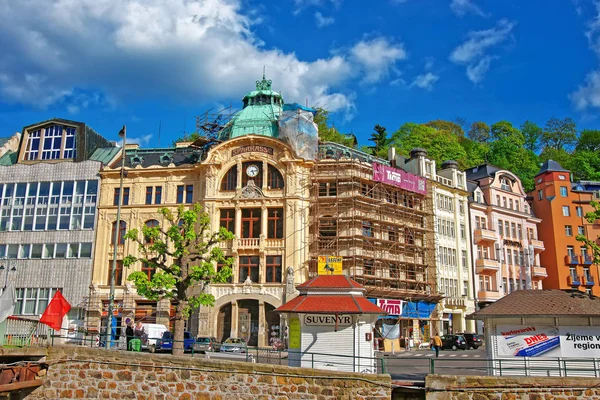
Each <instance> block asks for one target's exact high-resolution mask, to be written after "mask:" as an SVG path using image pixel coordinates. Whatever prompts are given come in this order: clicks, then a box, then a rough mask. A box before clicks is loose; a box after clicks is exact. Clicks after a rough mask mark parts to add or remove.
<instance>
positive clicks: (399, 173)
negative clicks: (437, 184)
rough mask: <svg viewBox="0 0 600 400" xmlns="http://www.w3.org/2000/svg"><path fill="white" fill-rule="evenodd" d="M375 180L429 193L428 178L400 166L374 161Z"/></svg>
mask: <svg viewBox="0 0 600 400" xmlns="http://www.w3.org/2000/svg"><path fill="white" fill-rule="evenodd" d="M373 180H374V181H376V182H383V183H387V184H388V185H394V186H397V187H399V188H402V189H406V190H409V191H411V192H415V193H419V194H427V180H426V179H425V178H424V177H422V176H417V175H413V174H411V173H409V172H406V171H403V170H401V169H398V168H392V167H388V166H387V165H383V164H379V163H375V162H374V163H373Z"/></svg>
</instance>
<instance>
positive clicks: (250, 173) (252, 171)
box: [246, 164, 258, 178]
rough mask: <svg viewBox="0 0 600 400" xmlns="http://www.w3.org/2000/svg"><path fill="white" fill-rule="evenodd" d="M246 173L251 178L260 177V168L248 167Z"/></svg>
mask: <svg viewBox="0 0 600 400" xmlns="http://www.w3.org/2000/svg"><path fill="white" fill-rule="evenodd" d="M246 173H247V174H248V176H249V177H250V178H254V177H255V176H256V175H258V166H256V165H254V164H251V165H248V168H246Z"/></svg>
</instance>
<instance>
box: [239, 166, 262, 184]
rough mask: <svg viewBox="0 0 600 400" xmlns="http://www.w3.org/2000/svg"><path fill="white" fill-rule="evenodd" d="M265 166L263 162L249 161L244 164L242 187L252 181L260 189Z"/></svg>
mask: <svg viewBox="0 0 600 400" xmlns="http://www.w3.org/2000/svg"><path fill="white" fill-rule="evenodd" d="M262 168H263V164H262V161H248V162H245V163H243V164H242V187H245V186H246V185H247V184H248V181H249V180H250V179H252V180H253V181H254V184H255V185H256V186H258V187H259V188H260V187H262V183H263V169H262Z"/></svg>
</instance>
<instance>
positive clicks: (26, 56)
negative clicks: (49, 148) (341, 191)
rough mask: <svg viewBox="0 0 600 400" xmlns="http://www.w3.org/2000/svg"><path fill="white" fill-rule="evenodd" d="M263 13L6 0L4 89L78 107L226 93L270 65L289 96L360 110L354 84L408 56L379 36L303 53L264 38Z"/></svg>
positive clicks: (136, 2) (158, 4)
mask: <svg viewBox="0 0 600 400" xmlns="http://www.w3.org/2000/svg"><path fill="white" fill-rule="evenodd" d="M329 1H330V3H333V4H334V5H335V4H339V2H337V1H334V2H331V0H329ZM297 3H298V4H300V3H310V4H316V3H317V1H316V0H315V1H304V2H300V1H298V2H297ZM256 23H258V17H256V18H255V19H252V18H251V17H248V16H247V15H244V14H243V13H242V0H204V1H192V0H172V1H169V2H164V1H162V0H80V1H55V2H49V1H46V0H30V1H26V2H7V1H0V45H1V47H2V53H3V54H2V57H0V96H2V98H3V101H5V102H16V103H22V104H28V105H36V106H39V107H47V106H49V105H51V104H56V103H61V104H63V103H64V104H65V108H66V107H67V106H68V105H71V110H72V111H76V110H75V108H79V109H80V108H82V107H86V101H85V99H84V100H81V99H79V97H78V96H77V95H78V94H81V93H84V94H85V95H86V96H88V97H90V96H91V97H92V98H93V97H94V96H93V94H94V93H101V94H102V96H103V97H102V99H101V100H102V101H108V100H107V99H110V101H111V102H113V101H114V102H120V101H126V100H129V99H132V98H135V99H137V98H156V97H160V98H170V99H172V100H178V101H179V100H182V101H188V102H192V101H194V102H195V101H197V99H202V100H203V101H205V102H210V101H223V100H224V99H237V98H239V97H240V94H243V93H246V92H247V91H249V90H251V89H252V83H253V82H254V81H255V80H256V79H257V78H260V75H261V74H262V69H263V66H266V70H267V77H268V78H269V79H272V80H273V87H274V89H275V90H280V91H281V92H282V93H283V95H284V98H285V99H286V101H298V102H300V103H304V101H305V99H307V98H308V100H309V103H310V104H321V105H323V106H327V107H328V108H329V110H330V111H343V112H346V113H352V112H353V110H354V98H355V97H354V94H353V93H351V92H348V91H347V90H346V89H345V88H344V87H345V84H346V83H347V82H348V81H349V80H350V79H351V78H359V79H361V80H363V81H365V82H370V83H373V82H377V81H380V80H381V79H384V78H385V77H387V76H388V74H389V71H390V69H391V68H393V66H394V64H395V62H396V61H397V60H401V59H404V58H405V57H406V52H405V51H404V49H403V46H402V44H394V43H391V42H390V41H389V40H388V39H386V38H375V39H372V40H368V41H367V40H362V41H360V42H358V43H357V44H356V45H355V46H354V47H352V48H351V49H350V50H349V51H348V52H347V53H346V52H341V53H338V54H334V55H331V56H329V57H326V58H321V59H317V60H310V61H308V60H302V59H299V58H298V57H297V56H296V55H295V54H294V53H286V52H284V51H281V50H279V49H276V48H266V47H264V46H263V43H262V41H261V39H260V38H259V37H257V36H255V34H254V33H253V30H252V27H253V26H254V25H255V24H256ZM74 96H75V97H74ZM74 99H77V101H74ZM88 104H92V103H88ZM93 104H94V105H96V104H97V103H93Z"/></svg>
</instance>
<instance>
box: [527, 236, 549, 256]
mask: <svg viewBox="0 0 600 400" xmlns="http://www.w3.org/2000/svg"><path fill="white" fill-rule="evenodd" d="M529 243H531V245H532V246H533V251H534V252H535V253H541V252H542V251H544V250H545V248H544V242H542V241H541V240H538V239H529Z"/></svg>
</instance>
